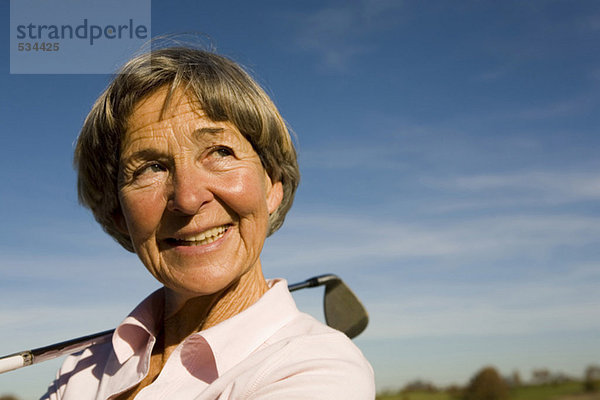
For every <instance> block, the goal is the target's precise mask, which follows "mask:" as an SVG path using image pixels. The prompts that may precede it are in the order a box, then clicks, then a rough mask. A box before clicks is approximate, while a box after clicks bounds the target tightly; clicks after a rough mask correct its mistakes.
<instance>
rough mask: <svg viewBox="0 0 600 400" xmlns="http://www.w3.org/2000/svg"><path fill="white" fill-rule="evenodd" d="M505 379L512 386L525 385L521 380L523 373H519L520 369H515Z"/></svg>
mask: <svg viewBox="0 0 600 400" xmlns="http://www.w3.org/2000/svg"><path fill="white" fill-rule="evenodd" d="M505 380H506V383H507V384H508V386H509V387H511V388H517V387H520V386H521V385H523V382H522V381H521V374H519V371H517V370H514V371H513V372H512V373H511V374H510V375H509V376H508V377H507V378H506V379H505Z"/></svg>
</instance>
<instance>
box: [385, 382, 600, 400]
mask: <svg viewBox="0 0 600 400" xmlns="http://www.w3.org/2000/svg"><path fill="white" fill-rule="evenodd" d="M377 400H460V397H457V396H452V395H451V394H449V393H448V392H444V391H439V392H404V393H396V394H379V395H378V396H377ZM509 400H600V393H584V391H583V385H582V384H581V383H580V382H568V383H563V384H557V385H538V386H522V387H519V388H515V389H512V390H511V392H510V398H509Z"/></svg>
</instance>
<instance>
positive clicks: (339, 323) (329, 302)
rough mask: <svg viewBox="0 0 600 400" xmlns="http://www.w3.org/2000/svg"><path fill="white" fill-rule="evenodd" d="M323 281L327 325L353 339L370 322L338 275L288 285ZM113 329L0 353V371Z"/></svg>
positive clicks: (67, 350)
mask: <svg viewBox="0 0 600 400" xmlns="http://www.w3.org/2000/svg"><path fill="white" fill-rule="evenodd" d="M323 285H324V286H325V295H324V298H323V309H324V314H325V321H326V322H327V325H329V326H330V327H332V328H335V329H337V330H340V331H342V332H344V333H345V334H346V335H347V336H348V337H349V338H351V339H352V338H354V337H356V336H358V335H359V334H360V333H361V332H362V331H364V330H365V328H366V327H367V324H368V322H369V316H368V314H367V310H366V309H365V307H364V306H363V305H362V303H361V302H360V300H359V299H358V297H356V295H355V294H354V293H353V292H352V290H350V288H349V287H348V286H346V284H345V283H344V282H343V281H342V280H341V279H340V278H339V277H338V276H337V275H333V274H326V275H320V276H316V277H313V278H310V279H307V280H305V281H304V282H299V283H294V284H291V285H289V286H288V289H289V291H290V292H293V291H296V290H300V289H304V288H310V287H318V286H323ZM113 332H114V329H110V330H107V331H103V332H98V333H94V334H92V335H87V336H82V337H78V338H75V339H70V340H67V341H64V342H60V343H55V344H51V345H49V346H44V347H39V348H37V349H33V350H24V351H21V352H18V353H14V354H9V355H7V356H4V357H0V374H2V373H4V372H8V371H12V370H15V369H19V368H22V367H27V366H29V365H33V364H39V363H41V362H44V361H48V360H52V359H54V358H58V357H62V356H66V355H69V354H73V353H76V352H78V351H81V350H83V349H85V348H87V347H89V346H92V345H94V344H100V343H104V342H107V341H109V340H110V339H111V337H112V334H113Z"/></svg>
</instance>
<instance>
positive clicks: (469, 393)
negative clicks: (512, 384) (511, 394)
mask: <svg viewBox="0 0 600 400" xmlns="http://www.w3.org/2000/svg"><path fill="white" fill-rule="evenodd" d="M463 399H464V400H506V399H508V385H507V384H506V382H505V381H504V380H503V379H502V377H501V376H500V374H499V373H498V371H496V369H495V368H494V367H485V368H483V369H482V370H481V371H479V372H478V373H477V374H475V376H473V378H471V381H470V382H469V385H468V386H467V388H466V389H465V391H464V395H463Z"/></svg>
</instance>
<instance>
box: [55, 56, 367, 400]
mask: <svg viewBox="0 0 600 400" xmlns="http://www.w3.org/2000/svg"><path fill="white" fill-rule="evenodd" d="M75 164H76V167H77V170H78V189H79V196H80V200H81V202H82V203H83V204H84V205H85V206H87V207H89V208H90V209H91V210H92V212H93V213H94V216H95V218H96V220H97V221H98V222H99V223H100V224H101V225H102V227H103V228H104V229H105V231H106V232H107V233H108V234H110V235H111V236H112V237H113V238H115V239H116V240H117V241H118V242H119V243H120V244H121V245H122V246H123V247H125V248H126V249H127V250H129V251H132V252H135V253H136V254H137V255H138V257H139V258H140V260H141V261H142V263H143V264H144V266H145V267H146V268H147V269H148V271H150V273H151V274H152V275H153V276H154V277H155V278H156V279H157V280H158V281H159V282H161V284H162V285H163V288H161V289H159V290H158V291H156V292H154V293H153V294H151V295H150V296H149V297H148V298H146V299H145V300H144V301H143V302H142V303H141V304H140V305H139V306H138V307H137V308H136V309H135V310H134V311H133V312H132V313H131V314H130V315H129V316H128V317H127V318H126V319H125V320H124V321H123V322H122V323H121V324H120V325H119V326H118V328H117V329H116V330H115V333H114V335H113V337H112V341H111V342H107V343H103V344H99V345H95V346H92V347H91V348H88V349H87V350H85V351H83V352H81V353H79V354H76V355H74V356H71V357H69V358H67V360H66V361H65V363H64V364H63V366H62V368H61V369H60V371H59V373H58V375H57V378H56V380H55V381H54V382H53V384H52V385H51V386H50V388H49V390H48V393H47V394H46V395H45V397H44V398H49V399H63V400H72V399H74V400H85V399H120V400H121V399H133V398H135V399H328V400H331V399H344V400H348V399H357V400H359V399H360V400H363V399H372V398H374V384H373V372H372V369H371V367H370V365H369V363H368V362H367V360H366V359H365V358H364V357H363V355H362V354H361V352H360V351H359V350H358V349H357V348H356V347H355V346H354V345H353V343H352V342H351V341H350V340H349V339H348V338H347V337H346V336H345V335H344V334H342V333H340V332H338V331H335V330H333V329H331V328H329V327H327V326H325V325H323V324H321V323H320V322H318V321H316V320H315V319H313V318H312V317H310V316H308V315H306V314H303V313H301V312H299V311H298V310H297V308H296V306H295V304H294V301H293V299H292V297H291V295H290V294H289V291H288V289H287V285H286V282H285V281H284V280H265V278H264V277H263V273H262V269H261V261H260V252H261V250H262V247H263V243H264V240H265V238H266V237H267V236H268V235H270V234H272V233H273V232H275V231H276V230H277V229H278V228H279V227H280V226H281V224H282V223H283V220H284V217H285V215H286V213H287V211H288V210H289V208H290V206H291V205H292V201H293V197H294V192H295V190H296V187H297V184H298V180H299V171H298V166H297V163H296V152H295V150H294V147H293V144H292V141H291V139H290V135H289V133H288V130H287V129H286V125H285V123H284V121H283V119H282V118H281V116H280V115H279V113H278V111H277V109H276V108H275V106H274V104H273V103H272V102H271V100H270V99H269V97H268V96H267V95H266V94H265V92H264V91H263V90H262V89H261V88H260V87H259V86H258V85H257V84H256V83H255V82H254V81H253V80H252V79H251V78H250V77H249V76H248V75H247V74H246V73H245V72H244V71H243V70H242V69H241V68H240V67H239V66H238V65H237V64H235V63H234V62H232V61H231V60H229V59H227V58H224V57H221V56H218V55H216V54H213V53H208V52H204V51H200V50H196V49H188V48H166V49H161V50H156V51H153V52H151V53H149V54H145V55H141V56H139V57H137V58H135V59H133V60H131V61H130V62H129V63H127V64H126V65H125V66H124V67H123V69H122V70H121V72H120V74H118V75H117V76H116V78H115V79H114V81H113V82H112V83H111V84H110V86H109V87H108V89H107V90H106V91H105V92H104V93H103V94H102V95H101V96H100V98H99V99H98V100H97V101H96V103H95V104H94V106H93V108H92V110H91V112H90V114H89V115H88V117H87V119H86V121H85V124H84V126H83V129H82V131H81V134H80V136H79V139H78V142H77V147H76V150H75Z"/></svg>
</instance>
